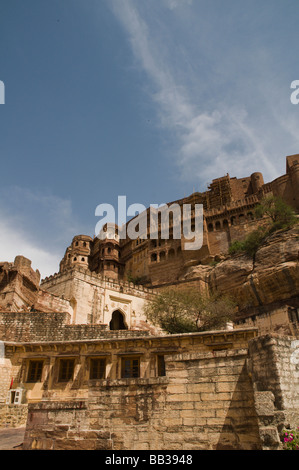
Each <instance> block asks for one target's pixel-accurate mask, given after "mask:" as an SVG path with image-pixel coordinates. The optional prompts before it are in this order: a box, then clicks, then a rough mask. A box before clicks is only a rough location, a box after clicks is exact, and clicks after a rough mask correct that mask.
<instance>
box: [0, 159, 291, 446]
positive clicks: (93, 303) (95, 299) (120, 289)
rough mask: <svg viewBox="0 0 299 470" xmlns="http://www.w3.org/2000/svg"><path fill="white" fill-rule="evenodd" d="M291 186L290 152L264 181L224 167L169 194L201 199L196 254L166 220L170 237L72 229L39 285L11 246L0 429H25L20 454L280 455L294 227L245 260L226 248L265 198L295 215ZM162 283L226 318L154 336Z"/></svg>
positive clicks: (286, 421) (0, 310)
mask: <svg viewBox="0 0 299 470" xmlns="http://www.w3.org/2000/svg"><path fill="white" fill-rule="evenodd" d="M298 189H299V155H292V156H288V157H287V158H286V172H285V174H284V175H282V176H280V177H278V178H276V179H275V180H274V181H271V182H265V181H264V179H263V175H262V174H261V173H258V172H256V173H253V174H252V175H250V176H246V177H244V178H236V177H231V176H229V174H227V175H225V176H222V177H220V178H217V179H214V180H213V181H212V182H211V184H210V185H209V187H208V189H207V190H206V191H205V192H202V193H199V192H196V193H193V194H191V195H190V196H188V197H186V198H183V199H180V200H177V201H173V202H175V203H176V204H178V205H179V206H180V207H183V205H184V204H191V207H194V206H195V204H202V205H203V244H202V246H201V248H200V249H199V250H186V249H185V243H186V240H185V239H184V237H182V238H180V239H177V238H175V237H174V236H173V231H174V226H173V225H170V233H169V239H163V238H162V237H161V236H160V235H161V233H160V232H159V231H158V237H157V239H151V238H150V237H147V238H145V239H141V238H140V239H139V238H137V239H130V238H129V237H127V238H126V239H120V238H119V237H118V227H113V231H112V232H111V236H110V235H109V226H108V227H107V237H106V238H105V239H103V240H102V239H100V238H97V237H93V238H92V237H90V236H89V235H76V236H74V238H73V240H72V241H71V243H70V245H69V246H68V247H67V248H66V251H65V254H64V257H63V259H62V260H61V262H60V265H59V270H58V272H57V273H55V274H54V273H53V275H52V276H49V277H47V278H45V279H42V280H41V279H40V274H39V272H38V271H34V270H33V269H32V267H31V261H30V260H28V259H26V258H25V257H23V256H22V253H20V254H19V256H16V258H15V259H14V260H4V261H2V262H1V263H0V340H1V343H0V346H1V348H2V349H1V351H0V352H1V357H0V427H1V428H5V427H20V426H26V431H25V436H24V442H23V447H22V448H23V449H24V450H25V449H45V450H49V449H53V450H58V449H88V450H92V449H103V450H206V449H209V450H212V449H213V450H217V449H236V450H256V449H258V450H260V449H281V448H282V441H281V433H282V430H283V429H292V428H295V427H297V426H299V373H298V372H299V337H298V336H299V298H298V293H299V275H298V252H299V245H298V234H299V232H298V225H295V226H294V227H292V228H290V229H288V230H280V231H279V230H278V231H277V232H274V233H273V234H272V235H270V236H269V237H267V239H266V240H265V241H264V243H263V244H262V245H261V246H260V247H259V249H258V250H257V252H256V254H255V256H254V258H253V257H250V256H248V255H247V254H246V253H245V254H244V253H238V254H236V255H231V254H229V248H230V246H231V244H232V243H233V242H235V241H243V240H244V239H245V238H246V236H247V235H248V234H250V233H251V232H252V231H253V230H255V229H257V228H258V227H262V226H263V224H264V223H265V218H264V217H262V218H257V216H256V212H255V209H256V207H257V206H258V205H259V204H260V203H261V201H263V200H264V199H265V198H267V197H268V196H270V195H271V196H275V197H279V198H281V199H282V200H283V201H284V202H285V203H286V204H287V205H288V206H290V207H291V208H292V209H293V210H294V211H295V213H296V214H298V212H299V190H298ZM147 214H148V211H147ZM191 217H194V212H191ZM191 224H192V219H191ZM160 229H161V227H160V225H159V226H158V230H160ZM169 286H171V287H175V288H176V289H182V288H186V287H188V288H190V289H196V290H197V291H200V292H205V293H209V292H210V293H217V294H219V295H221V294H223V295H227V294H229V295H230V296H232V297H233V298H234V300H235V301H236V304H237V308H236V312H235V317H234V321H233V324H230V325H227V327H226V328H225V329H220V330H213V331H205V332H197V333H184V334H183V333H181V334H166V333H165V332H163V331H162V330H161V328H159V327H157V326H156V325H153V324H151V322H149V320H148V318H147V317H146V315H145V313H144V306H145V305H146V303H147V302H150V301H151V299H152V298H153V297H154V296H156V295H159V292H161V291H163V289H164V288H166V287H169ZM297 353H298V354H297Z"/></svg>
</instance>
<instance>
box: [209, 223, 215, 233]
mask: <svg viewBox="0 0 299 470" xmlns="http://www.w3.org/2000/svg"><path fill="white" fill-rule="evenodd" d="M208 231H209V232H213V231H214V227H213V224H212V223H211V224H209V225H208Z"/></svg>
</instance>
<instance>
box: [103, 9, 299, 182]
mask: <svg viewBox="0 0 299 470" xmlns="http://www.w3.org/2000/svg"><path fill="white" fill-rule="evenodd" d="M164 4H165V5H166V6H167V7H168V8H170V9H172V10H173V9H175V8H176V7H178V6H180V7H181V8H182V7H185V8H187V7H189V6H190V5H191V4H192V2H191V1H179V0H164ZM112 5H113V11H114V13H115V15H116V16H117V18H118V19H119V21H120V23H121V24H122V26H123V28H124V29H125V31H126V33H127V35H128V38H129V41H130V44H131V47H132V51H133V54H134V57H135V59H136V60H137V63H138V64H139V65H140V66H141V68H142V70H143V71H144V72H146V74H147V77H148V79H150V81H151V83H152V84H153V90H152V95H151V98H152V99H153V102H155V103H156V105H157V112H158V113H159V116H160V124H161V125H162V126H164V127H165V128H168V129H171V131H172V133H174V134H175V136H176V139H177V152H176V155H175V163H176V164H177V165H178V168H179V170H180V175H181V176H182V178H184V179H189V180H190V179H191V180H192V179H194V178H197V179H200V180H201V181H209V180H210V179H211V178H214V177H217V176H221V175H222V174H226V173H227V171H230V172H231V171H232V172H234V176H235V175H236V176H239V177H241V176H245V175H247V174H248V172H251V171H252V172H253V171H262V172H264V173H265V174H266V177H267V178H275V177H276V176H278V175H279V174H280V171H281V170H280V165H279V164H278V158H277V152H280V151H281V152H283V153H282V155H279V158H283V157H284V156H285V152H287V149H288V148H290V147H292V146H293V148H295V146H296V145H298V147H299V138H298V136H297V135H295V134H294V133H292V128H293V126H292V125H291V126H289V128H288V129H286V128H285V129H284V126H283V125H282V122H283V121H284V117H283V116H282V114H280V119H279V120H278V121H277V119H275V117H274V114H273V110H272V109H271V106H270V105H269V106H268V108H266V111H265V109H264V108H263V101H264V96H263V93H265V89H263V88H262V89H261V90H258V89H257V88H258V87H256V89H254V88H253V85H252V84H251V83H250V77H248V76H247V77H245V76H244V77H245V78H246V80H245V81H244V88H245V87H246V86H248V87H251V92H252V97H251V99H250V98H249V99H248V101H247V102H244V100H242V99H243V96H242V91H244V90H241V91H240V90H239V92H238V93H239V97H240V104H238V103H237V102H236V100H235V102H234V104H232V102H230V101H229V99H228V100H225V97H223V96H221V91H219V90H217V86H216V85H217V80H215V79H214V77H212V76H210V77H209V76H208V75H205V77H204V78H201V76H199V77H197V83H198V88H199V90H200V89H203V88H204V87H205V86H206V84H205V83H204V81H205V80H208V79H209V78H210V80H211V87H212V86H215V94H216V93H217V95H216V96H217V98H218V99H219V98H220V99H219V102H218V103H217V102H216V104H215V97H214V99H211V100H210V101H204V100H201V99H199V100H198V102H195V100H194V96H193V95H192V90H191V89H190V88H189V87H188V84H187V83H189V84H190V83H191V81H192V78H193V79H194V80H195V78H194V77H190V76H189V77H187V73H189V74H190V69H188V72H186V74H185V76H184V73H183V72H182V68H183V67H184V65H185V64H183V63H182V64H181V67H179V68H180V71H179V72H178V66H177V64H176V65H175V64H174V59H173V49H172V47H171V45H170V43H169V44H167V43H166V42H165V41H163V39H164V37H165V35H164V36H163V34H162V31H161V29H160V30H159V29H158V28H154V26H152V24H153V23H154V22H153V21H151V20H152V18H151V15H153V16H154V13H153V12H152V13H151V12H150V11H149V10H148V9H147V10H145V9H142V7H141V6H140V3H139V2H136V1H134V0H126V2H123V1H122V0H113V1H112ZM152 8H153V9H154V8H155V7H154V6H153V5H152ZM189 18H190V16H189ZM192 25H193V26H194V23H192ZM188 26H189V25H188V23H187V22H186V24H185V25H184V27H185V31H186V33H187V29H188ZM164 27H166V26H165V24H164ZM171 37H172V39H173V42H175V41H174V39H175V37H174V36H171ZM180 47H181V49H182V51H183V49H184V46H183V45H182V44H181V45H180ZM198 48H199V52H198V54H199V55H200V50H202V51H204V48H205V44H201V43H199V44H198ZM183 52H184V51H183ZM183 52H182V55H183ZM217 57H219V62H220V65H219V66H221V57H220V56H217ZM254 57H256V62H254ZM259 57H260V61H259V59H258V55H256V56H255V54H254V51H251V56H250V58H249V62H250V61H252V64H253V66H255V67H257V68H258V67H261V70H262V72H263V73H261V75H264V77H261V79H262V78H264V79H265V75H266V77H267V74H265V70H263V63H264V61H262V57H263V54H262V52H261V51H260V53H259ZM229 58H230V59H231V64H232V70H231V73H232V74H233V71H234V66H233V61H234V60H235V59H236V57H234V56H233V53H232V54H231V57H229ZM244 63H246V60H245V59H244ZM194 70H195V69H194ZM194 70H193V73H195V72H194ZM258 72H259V71H258ZM191 73H192V69H191ZM223 74H224V75H225V76H226V79H228V78H227V77H228V70H226V69H225V67H224V64H223ZM178 77H179V78H178ZM244 77H243V78H244ZM234 79H236V77H234ZM239 79H240V81H242V75H241V76H240V77H239ZM233 84H234V82H233V80H232V82H231V87H233ZM273 87H274V88H275V86H274V85H273V86H272V89H271V90H270V91H271V94H272V95H275V92H274V90H273ZM269 88H270V86H269ZM245 92H246V88H245ZM247 92H248V91H247ZM230 93H231V90H230ZM236 93H237V90H236ZM222 94H223V91H222ZM198 95H199V96H200V95H201V93H199V94H198ZM241 98H242V99H241ZM252 101H254V102H255V103H254V104H255V108H254V111H253V112H252V113H251V114H250V112H249V111H248V109H247V104H248V108H250V107H251V106H252ZM287 104H288V103H287ZM267 113H268V114H267ZM269 117H270V120H269ZM277 132H280V133H281V135H280V139H279V142H277V139H275V134H277ZM288 139H291V140H292V142H291V143H292V145H290V140H288ZM277 144H278V145H277ZM275 152H276V153H275ZM274 155H276V158H273V156H274ZM236 162H238V164H237V165H236Z"/></svg>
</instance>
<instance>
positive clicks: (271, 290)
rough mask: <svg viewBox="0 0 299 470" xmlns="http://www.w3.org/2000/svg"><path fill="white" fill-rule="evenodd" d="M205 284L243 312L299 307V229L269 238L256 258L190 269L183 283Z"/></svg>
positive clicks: (238, 258) (236, 258) (230, 259)
mask: <svg viewBox="0 0 299 470" xmlns="http://www.w3.org/2000/svg"><path fill="white" fill-rule="evenodd" d="M195 278H197V279H200V280H201V281H203V280H204V281H205V282H206V284H207V285H208V287H209V290H210V291H211V292H215V293H218V294H221V295H229V296H231V297H232V298H233V299H234V300H235V301H236V302H237V304H238V309H239V312H240V313H241V312H246V311H247V312H248V311H250V312H251V313H252V312H254V311H255V312H256V313H260V310H259V309H260V307H265V306H267V305H273V304H279V303H281V304H285V303H286V301H291V304H293V305H296V302H297V303H298V304H299V227H298V225H297V226H295V227H294V228H292V229H290V230H286V231H283V230H280V231H278V232H275V233H274V234H272V235H270V236H269V237H267V239H266V240H265V241H264V243H263V244H262V245H261V246H260V247H259V249H258V250H257V252H256V255H255V259H253V258H252V257H250V256H248V255H246V254H238V255H234V256H228V257H227V258H226V259H225V260H223V261H221V262H219V263H217V264H216V265H215V266H201V265H198V266H194V267H192V268H189V269H188V271H187V272H186V273H185V275H184V276H183V277H182V278H181V279H182V280H187V279H188V280H191V279H195ZM298 306H299V305H298Z"/></svg>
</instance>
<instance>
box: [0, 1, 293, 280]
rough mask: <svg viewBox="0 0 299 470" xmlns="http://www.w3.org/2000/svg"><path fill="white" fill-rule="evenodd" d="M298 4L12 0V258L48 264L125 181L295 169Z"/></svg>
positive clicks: (7, 10)
mask: <svg viewBox="0 0 299 470" xmlns="http://www.w3.org/2000/svg"><path fill="white" fill-rule="evenodd" d="M298 16H299V14H298V3H297V1H296V0H276V1H275V2H274V1H273V0H262V1H256V0H251V1H250V2H248V1H246V2H245V1H244V0H241V1H240V0H238V1H237V0H226V1H225V2H224V1H223V0H51V1H48V0H26V2H24V1H21V0H2V2H1V6H0V80H1V81H3V82H4V84H5V104H4V105H0V155H1V187H0V217H1V225H0V259H1V260H7V261H12V260H13V259H14V257H15V256H16V255H18V254H23V255H24V256H27V257H29V258H30V259H31V260H32V262H33V267H34V268H35V269H37V268H38V269H39V270H40V271H41V273H42V276H45V275H49V274H51V273H53V272H57V271H58V264H59V260H60V259H61V258H62V256H63V254H64V251H65V249H66V246H67V245H69V243H70V241H71V239H72V237H73V236H74V235H76V234H79V233H84V234H88V235H91V236H93V235H94V229H95V225H96V223H97V221H98V218H96V217H95V209H96V207H97V205H99V204H101V203H109V204H112V205H113V206H115V207H117V198H118V196H119V195H125V196H126V197H127V204H128V205H130V204H133V203H140V204H143V205H144V206H146V207H148V206H149V205H150V204H162V203H165V202H170V201H172V200H175V199H178V198H181V197H184V196H185V195H189V194H190V193H192V192H193V191H194V190H196V191H205V190H206V189H207V184H208V183H209V182H210V181H211V180H212V179H213V178H217V177H220V176H223V175H224V174H226V173H229V174H230V176H237V177H243V176H248V175H250V174H251V173H253V172H254V171H261V172H262V173H263V175H264V179H265V181H271V180H273V179H274V178H276V177H277V176H279V175H281V174H283V173H284V172H285V156H286V155H291V154H294V153H299V133H298V127H299V126H298V124H299V105H298V106H296V105H293V104H292V103H291V101H290V95H291V92H292V90H291V89H290V84H291V82H292V81H294V80H298V79H299V62H298V57H297V56H298V54H297V44H298Z"/></svg>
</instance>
